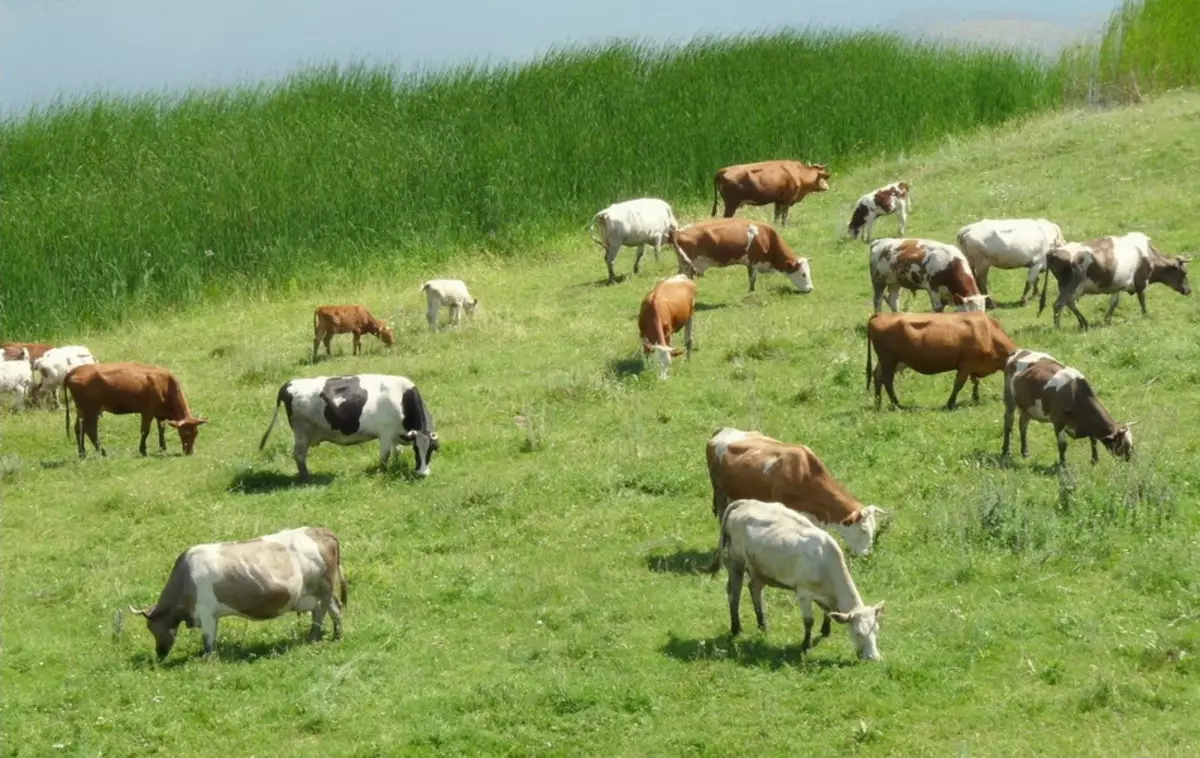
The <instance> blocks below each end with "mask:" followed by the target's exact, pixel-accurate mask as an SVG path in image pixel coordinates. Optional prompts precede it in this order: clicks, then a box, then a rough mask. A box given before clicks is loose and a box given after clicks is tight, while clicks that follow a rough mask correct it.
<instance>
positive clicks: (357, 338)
mask: <svg viewBox="0 0 1200 758" xmlns="http://www.w3.org/2000/svg"><path fill="white" fill-rule="evenodd" d="M361 352H362V335H361V334H359V333H358V332H355V333H354V347H352V348H351V349H350V354H351V355H358V354H359V353H361Z"/></svg>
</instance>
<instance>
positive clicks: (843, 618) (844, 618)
mask: <svg viewBox="0 0 1200 758" xmlns="http://www.w3.org/2000/svg"><path fill="white" fill-rule="evenodd" d="M825 616H826V617H827V618H831V619H833V620H834V621H836V622H838V623H839V624H847V623H849V622H850V614H849V613H842V612H841V611H832V612H830V613H827V614H825Z"/></svg>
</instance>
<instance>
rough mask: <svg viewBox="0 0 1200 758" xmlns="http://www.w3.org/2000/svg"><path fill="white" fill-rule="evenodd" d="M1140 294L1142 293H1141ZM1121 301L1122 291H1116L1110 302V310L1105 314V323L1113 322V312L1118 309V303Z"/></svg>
mask: <svg viewBox="0 0 1200 758" xmlns="http://www.w3.org/2000/svg"><path fill="white" fill-rule="evenodd" d="M1139 294H1140V293H1139ZM1119 302H1121V293H1120V292H1114V293H1113V294H1112V299H1111V300H1109V302H1108V312H1107V313H1105V314H1104V323H1105V324H1111V323H1112V317H1113V313H1114V312H1115V311H1116V310H1117V303H1119Z"/></svg>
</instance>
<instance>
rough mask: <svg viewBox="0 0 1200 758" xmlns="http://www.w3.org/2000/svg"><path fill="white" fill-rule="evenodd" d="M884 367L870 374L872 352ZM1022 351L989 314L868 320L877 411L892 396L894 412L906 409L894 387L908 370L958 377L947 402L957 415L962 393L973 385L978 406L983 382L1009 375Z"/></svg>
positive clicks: (895, 315) (915, 315)
mask: <svg viewBox="0 0 1200 758" xmlns="http://www.w3.org/2000/svg"><path fill="white" fill-rule="evenodd" d="M872 348H874V350H875V353H876V355H878V356H879V365H878V366H876V367H875V369H874V371H872V369H871V349H872ZM1016 350H1017V346H1016V345H1014V344H1013V341H1012V340H1011V339H1009V337H1008V335H1007V334H1005V333H1004V329H1003V328H1002V327H1001V326H1000V322H999V321H997V320H996V319H995V318H993V317H992V316H990V315H988V314H986V313H978V312H973V313H875V314H872V315H871V317H870V318H868V319H867V389H870V388H871V381H872V380H874V382H875V409H876V410H879V408H880V406H881V404H882V398H881V396H880V389H881V388H884V389H886V390H887V394H888V399H889V400H891V403H892V408H902V407H903V406H901V405H900V401H899V400H897V399H896V391H895V388H894V387H893V386H892V385H893V383H894V382H895V378H896V370H897V369H898V368H899V367H900V366H908V367H910V368H912V369H913V370H914V371H916V372H917V373H919V374H926V375H929V374H941V373H944V372H946V371H957V372H958V376H957V377H956V378H955V380H954V389H953V390H952V391H951V392H950V399H949V400H947V401H946V410H953V409H954V407H955V405H956V404H957V401H958V393H959V392H960V391H961V390H962V388H963V385H965V384H966V382H967V379H970V380H971V382H972V384H973V387H972V388H971V399H972V400H974V401H975V402H976V403H978V402H979V380H980V379H983V378H984V377H987V376H990V375H991V374H993V373H995V372H997V371H1001V370H1003V369H1004V364H1005V362H1006V361H1007V360H1008V357H1009V356H1010V355H1012V354H1013V353H1014V352H1016Z"/></svg>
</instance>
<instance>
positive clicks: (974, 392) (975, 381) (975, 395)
mask: <svg viewBox="0 0 1200 758" xmlns="http://www.w3.org/2000/svg"><path fill="white" fill-rule="evenodd" d="M971 402H973V403H978V402H979V377H977V376H972V377H971Z"/></svg>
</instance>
